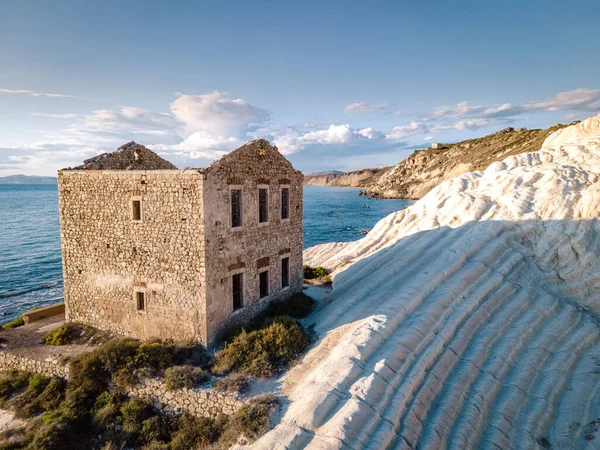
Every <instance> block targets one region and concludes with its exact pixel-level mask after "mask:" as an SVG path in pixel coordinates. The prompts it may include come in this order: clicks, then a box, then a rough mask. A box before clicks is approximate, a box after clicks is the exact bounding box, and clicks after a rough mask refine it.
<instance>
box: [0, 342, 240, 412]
mask: <svg viewBox="0 0 600 450" xmlns="http://www.w3.org/2000/svg"><path fill="white" fill-rule="evenodd" d="M13 369H16V370H22V371H25V372H32V373H39V374H40V375H44V376H47V377H53V376H58V377H62V378H65V379H68V378H69V366H68V365H67V364H62V363H61V362H60V361H57V360H46V361H41V360H36V359H31V358H27V357H25V356H20V355H15V354H12V353H8V352H6V351H0V371H4V370H6V371H8V370H13ZM129 393H130V394H131V395H133V396H136V397H139V398H141V399H142V400H146V401H148V402H151V403H152V404H153V405H154V406H155V407H156V408H158V409H162V410H165V411H172V412H182V411H187V412H189V413H190V414H192V415H194V416H196V417H216V416H218V415H219V414H226V415H231V414H233V413H235V412H236V411H237V410H238V409H240V408H241V407H242V406H243V405H244V402H243V401H242V400H241V399H240V398H239V397H238V396H237V395H233V394H227V393H220V392H217V391H214V390H212V389H198V390H194V389H186V388H184V389H177V390H173V391H169V390H167V388H166V386H165V384H164V382H163V381H162V380H159V379H145V380H144V381H143V382H142V383H140V384H138V385H137V386H134V387H132V388H131V389H130V390H129Z"/></svg>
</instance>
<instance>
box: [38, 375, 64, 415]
mask: <svg viewBox="0 0 600 450" xmlns="http://www.w3.org/2000/svg"><path fill="white" fill-rule="evenodd" d="M66 387H67V382H66V381H65V380H64V379H62V378H60V377H53V378H51V379H50V382H49V383H48V385H47V386H46V387H45V389H44V391H43V392H42V393H41V394H40V396H39V397H38V399H37V400H38V402H39V405H40V407H41V408H42V409H43V410H44V411H50V410H53V409H56V408H58V405H60V403H61V402H62V401H63V399H64V397H65V389H66Z"/></svg>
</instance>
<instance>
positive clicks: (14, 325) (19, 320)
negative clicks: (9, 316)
mask: <svg viewBox="0 0 600 450" xmlns="http://www.w3.org/2000/svg"><path fill="white" fill-rule="evenodd" d="M23 325H25V321H24V320H23V317H21V316H19V317H17V318H16V319H15V320H13V321H12V322H8V323H5V324H4V325H2V328H7V329H10V328H18V327H22V326H23Z"/></svg>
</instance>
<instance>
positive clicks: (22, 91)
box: [0, 88, 86, 100]
mask: <svg viewBox="0 0 600 450" xmlns="http://www.w3.org/2000/svg"><path fill="white" fill-rule="evenodd" d="M0 94H20V95H30V96H31V97H53V98H76V99H79V100H86V98H85V97H78V96H77V95H67V94H48V93H44V92H35V91H31V90H29V89H3V88H0Z"/></svg>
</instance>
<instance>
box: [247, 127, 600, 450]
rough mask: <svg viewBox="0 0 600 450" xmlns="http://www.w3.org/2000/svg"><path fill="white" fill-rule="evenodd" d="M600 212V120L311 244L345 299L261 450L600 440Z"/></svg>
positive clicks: (290, 384)
mask: <svg viewBox="0 0 600 450" xmlns="http://www.w3.org/2000/svg"><path fill="white" fill-rule="evenodd" d="M599 213H600V116H598V117H593V118H590V119H588V120H586V121H584V122H582V123H580V124H578V125H574V126H571V127H569V128H566V129H563V130H561V131H559V132H556V133H554V134H553V135H551V136H549V137H548V139H547V140H546V142H545V143H544V145H543V148H542V149H541V150H540V151H538V152H535V153H526V154H520V155H516V156H512V157H509V158H507V159H506V160H504V161H502V162H497V163H494V164H492V165H491V166H490V167H488V168H487V169H486V170H485V171H484V172H474V173H467V174H464V175H462V176H459V177H456V178H454V179H452V180H449V181H446V182H444V183H442V184H441V185H439V186H438V187H436V188H434V189H433V190H432V191H430V192H429V193H428V194H427V195H426V196H425V197H424V198H423V199H421V200H420V201H418V202H417V203H415V204H414V205H413V206H411V207H409V208H407V209H406V210H403V211H400V212H397V213H394V214H391V215H389V216H388V217H386V218H384V219H383V220H381V221H380V222H379V223H378V224H377V226H376V227H375V228H373V230H372V231H371V232H370V233H369V234H368V235H367V236H365V237H364V238H363V239H361V240H359V241H357V242H353V243H349V244H325V245H320V246H317V247H313V248H310V249H308V250H307V251H306V253H305V259H306V263H308V264H310V265H324V266H326V267H329V268H332V269H336V275H335V278H334V289H333V291H332V293H331V294H330V298H329V302H328V303H327V305H326V306H325V307H324V308H323V309H322V310H320V311H319V312H318V313H316V314H315V315H314V316H315V318H314V320H315V323H316V325H315V331H316V333H317V336H318V341H317V344H316V345H315V347H314V348H312V349H311V350H310V351H309V352H308V353H307V355H306V356H305V357H304V359H303V360H302V362H301V363H300V364H298V365H297V366H296V367H294V368H293V369H291V370H290V371H289V372H288V374H287V375H286V376H285V379H284V387H283V392H282V394H283V395H285V396H286V397H287V400H288V402H284V406H283V411H282V414H281V417H280V419H279V421H278V423H277V424H276V426H275V427H274V429H273V430H271V431H270V432H269V433H267V434H266V435H264V436H263V437H262V438H261V439H259V440H258V441H257V442H256V443H255V444H254V446H253V447H254V448H260V449H266V448H273V449H275V448H290V449H295V448H319V449H336V448H343V449H360V448H373V449H383V448H417V447H418V448H419V449H441V448H456V449H468V448H471V449H474V448H477V449H479V448H484V449H485V448H490V449H491V448H500V449H509V448H510V449H512V448H527V449H529V448H532V449H534V448H556V449H563V448H593V447H594V446H595V445H596V444H597V445H600V432H598V433H596V432H597V431H598V427H599V426H600V420H599V421H598V422H595V419H597V418H599V417H600V320H599V318H600V221H599V220H598V219H599V217H600V214H599ZM594 438H595V439H594Z"/></svg>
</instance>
